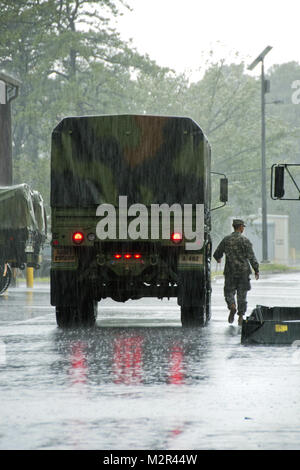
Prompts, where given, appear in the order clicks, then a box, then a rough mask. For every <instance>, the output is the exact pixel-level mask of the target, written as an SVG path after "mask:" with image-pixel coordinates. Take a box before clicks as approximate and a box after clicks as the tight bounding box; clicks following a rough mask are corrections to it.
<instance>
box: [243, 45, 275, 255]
mask: <svg viewBox="0 0 300 470" xmlns="http://www.w3.org/2000/svg"><path fill="white" fill-rule="evenodd" d="M271 49H272V47H271V46H268V47H266V48H265V49H264V50H263V51H262V53H261V54H259V56H258V57H257V58H256V59H255V60H254V61H253V62H252V64H250V65H249V66H248V70H253V69H254V67H256V65H257V64H258V63H259V62H261V200H262V206H261V210H262V262H263V263H267V262H268V224H267V193H266V123H265V105H266V103H265V93H266V92H267V85H268V83H269V82H268V81H266V80H265V71H264V58H265V56H266V55H267V54H268V52H270V50H271Z"/></svg>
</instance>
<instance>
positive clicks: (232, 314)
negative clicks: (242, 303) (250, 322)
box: [228, 304, 236, 323]
mask: <svg viewBox="0 0 300 470" xmlns="http://www.w3.org/2000/svg"><path fill="white" fill-rule="evenodd" d="M229 310H230V313H229V317H228V323H233V320H234V315H235V314H236V306H235V304H232V305H231V307H230V309H229Z"/></svg>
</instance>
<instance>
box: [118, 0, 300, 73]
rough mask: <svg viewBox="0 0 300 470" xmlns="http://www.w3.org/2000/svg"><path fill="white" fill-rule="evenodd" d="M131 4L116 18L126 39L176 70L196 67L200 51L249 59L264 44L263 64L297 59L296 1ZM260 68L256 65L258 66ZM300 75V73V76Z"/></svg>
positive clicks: (299, 5) (139, 0)
mask: <svg viewBox="0 0 300 470" xmlns="http://www.w3.org/2000/svg"><path fill="white" fill-rule="evenodd" d="M127 3H128V4H129V5H130V6H132V8H133V9H134V11H133V12H128V13H126V14H125V16H124V17H121V18H120V19H119V20H118V30H119V31H120V33H121V35H122V36H123V37H124V38H126V39H127V38H132V39H133V43H134V45H135V46H136V48H137V49H138V50H139V51H140V52H147V53H148V54H149V55H150V57H151V58H152V59H154V60H156V61H157V62H158V64H159V65H162V66H169V67H171V68H174V69H175V70H176V71H178V72H180V71H184V70H188V69H192V70H196V69H197V68H199V67H200V66H201V64H202V63H203V61H204V60H203V54H202V53H203V52H204V54H205V53H206V51H208V50H210V49H213V50H214V51H215V54H216V57H220V56H224V57H225V56H226V57H231V58H233V57H234V53H235V52H236V51H238V52H239V53H240V55H241V57H242V58H243V59H245V60H246V61H248V60H249V62H251V61H252V60H253V59H255V58H256V57H257V55H258V54H259V53H260V52H261V51H262V50H263V49H264V48H265V47H266V46H268V45H270V46H273V49H272V50H271V51H270V52H269V54H268V56H267V57H266V59H265V65H266V68H268V67H269V66H271V65H272V64H279V63H284V62H289V61H292V60H295V61H297V62H300V44H299V42H300V41H299V30H300V27H299V23H300V2H299V0H298V1H297V0H285V1H280V2H279V1H276V0H273V1H271V0H205V1H202V0H127ZM257 73H259V67H258V68H257ZM299 79H300V77H299Z"/></svg>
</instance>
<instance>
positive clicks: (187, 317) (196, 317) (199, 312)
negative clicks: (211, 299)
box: [181, 305, 206, 328]
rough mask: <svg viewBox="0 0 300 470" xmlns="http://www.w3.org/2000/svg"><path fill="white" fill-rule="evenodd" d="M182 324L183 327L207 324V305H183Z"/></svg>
mask: <svg viewBox="0 0 300 470" xmlns="http://www.w3.org/2000/svg"><path fill="white" fill-rule="evenodd" d="M181 324H182V326H183V327H191V328H194V327H201V326H205V324H206V314H205V306H204V305H200V306H199V305H197V306H193V307H183V306H181Z"/></svg>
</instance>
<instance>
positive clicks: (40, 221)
mask: <svg viewBox="0 0 300 470" xmlns="http://www.w3.org/2000/svg"><path fill="white" fill-rule="evenodd" d="M32 202H33V209H34V214H35V219H36V223H37V226H38V231H39V233H40V234H41V235H42V236H45V237H46V236H47V219H46V212H45V208H44V200H43V197H42V195H41V193H39V192H38V191H32Z"/></svg>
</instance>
